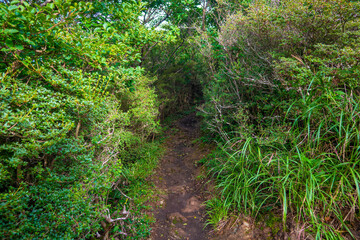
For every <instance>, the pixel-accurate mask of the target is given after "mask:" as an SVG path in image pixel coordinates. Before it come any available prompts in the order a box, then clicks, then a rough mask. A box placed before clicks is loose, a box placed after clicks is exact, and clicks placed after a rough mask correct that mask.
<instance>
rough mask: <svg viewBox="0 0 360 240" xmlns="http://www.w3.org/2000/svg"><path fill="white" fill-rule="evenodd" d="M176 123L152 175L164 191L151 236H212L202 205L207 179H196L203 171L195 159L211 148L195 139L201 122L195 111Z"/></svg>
mask: <svg viewBox="0 0 360 240" xmlns="http://www.w3.org/2000/svg"><path fill="white" fill-rule="evenodd" d="M174 125H175V126H174V128H173V130H172V131H171V132H169V133H168V139H167V141H166V143H165V147H166V152H165V155H164V156H163V158H162V159H161V161H160V163H159V167H158V169H157V170H156V172H155V174H154V176H153V181H154V183H155V185H156V187H157V188H158V189H159V190H160V192H161V193H162V194H161V195H160V196H159V201H158V202H157V205H158V208H157V209H156V210H155V213H154V216H155V219H156V223H155V224H154V226H153V228H152V232H151V237H150V239H152V240H169V239H189V240H190V239H191V240H192V239H194V240H205V239H209V231H210V228H209V227H205V209H204V205H203V203H204V201H205V200H207V198H208V194H207V190H206V189H205V185H204V182H203V181H201V180H198V179H196V176H198V175H199V174H200V172H201V169H200V167H197V166H196V162H197V161H198V160H200V159H202V158H203V157H204V156H205V155H206V154H207V153H208V150H206V149H204V148H201V147H200V146H199V144H197V143H195V141H194V140H196V139H197V138H198V137H199V126H198V125H199V123H198V121H197V119H196V116H195V114H192V115H189V116H187V117H185V118H183V119H181V120H179V121H177V122H176V123H175V124H174Z"/></svg>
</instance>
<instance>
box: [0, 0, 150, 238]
mask: <svg viewBox="0 0 360 240" xmlns="http://www.w3.org/2000/svg"><path fill="white" fill-rule="evenodd" d="M141 8H142V5H141V4H140V3H136V2H132V1H130V2H127V3H115V2H111V1H110V2H99V3H86V2H76V1H69V0H67V1H60V0H57V1H46V2H38V1H31V2H26V1H12V2H11V3H4V2H2V3H0V25H1V30H0V40H1V44H0V48H1V51H0V56H1V59H2V61H1V63H0V64H1V65H0V115H1V119H0V122H1V124H0V189H1V193H0V199H1V200H0V209H1V211H0V219H1V220H0V235H1V236H3V237H5V238H9V239H10V238H11V239H15V238H16V239H17V238H18V239H30V238H31V239H36V238H46V239H73V238H90V237H91V236H95V234H96V233H97V232H98V233H97V234H99V233H102V234H103V235H104V237H105V238H107V237H108V234H109V231H110V230H111V228H112V227H114V226H115V225H118V224H119V223H118V222H114V223H111V224H110V226H111V228H107V229H104V226H103V225H104V224H101V223H102V222H104V221H105V222H106V221H109V219H108V215H107V213H108V211H109V208H111V207H112V206H111V205H110V203H108V194H109V192H111V191H113V186H114V183H115V182H117V181H118V180H119V179H120V178H121V173H122V171H123V170H122V168H123V165H122V159H121V156H124V155H126V153H127V152H128V151H129V149H131V148H132V147H134V145H133V144H132V143H133V142H134V141H135V142H136V141H137V139H139V138H140V139H143V140H145V139H146V138H147V137H148V136H149V135H151V134H153V133H156V131H157V120H156V118H157V103H156V101H157V100H156V96H155V93H154V90H153V89H152V88H151V87H150V85H151V83H152V82H153V81H154V80H153V79H150V78H147V77H146V76H145V75H144V74H143V71H142V69H141V68H139V67H136V66H137V65H138V62H139V61H140V57H141V56H140V53H139V52H140V49H141V47H142V46H143V45H144V44H145V43H146V42H151V41H153V40H154V39H155V38H156V37H157V36H155V35H153V34H151V33H150V31H149V30H147V29H146V28H144V27H143V26H142V25H141V24H140V22H139V20H138V17H139V14H140V11H141ZM134 29H136V31H135V30H134ZM137 158H139V153H138V154H136V155H134V156H132V158H131V159H124V160H126V161H136V159H137ZM116 207H119V206H116ZM119 208H120V207H119ZM119 210H122V208H121V209H119ZM119 212H120V211H119ZM119 216H122V215H121V212H120V213H118V215H116V216H112V217H114V218H117V217H119Z"/></svg>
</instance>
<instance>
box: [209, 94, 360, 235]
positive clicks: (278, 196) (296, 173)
mask: <svg viewBox="0 0 360 240" xmlns="http://www.w3.org/2000/svg"><path fill="white" fill-rule="evenodd" d="M312 98H314V96H313V95H304V98H303V99H302V100H301V101H300V102H302V101H310V99H312ZM321 98H324V99H316V100H313V101H311V102H309V104H306V109H304V111H303V114H301V115H300V116H299V117H298V118H297V119H295V121H294V124H293V126H291V128H289V130H288V132H286V133H285V134H284V137H283V139H282V141H279V139H272V140H270V141H269V140H264V139H261V138H248V139H246V140H241V139H232V140H231V141H229V142H228V143H227V144H226V145H225V146H224V147H223V148H222V153H221V154H222V156H218V157H217V158H215V159H214V160H212V164H213V166H212V167H211V172H212V173H213V174H214V175H215V176H216V179H217V182H218V187H219V188H220V191H221V197H222V199H223V201H222V204H223V205H224V206H229V204H230V205H231V206H233V210H234V209H236V210H237V211H240V212H244V213H247V214H250V215H253V216H255V217H256V216H259V214H263V213H266V212H269V211H275V212H279V211H281V213H282V220H283V223H284V228H285V229H286V228H287V226H291V225H294V224H300V223H301V224H303V223H305V225H306V227H304V229H305V228H308V229H309V232H310V233H312V234H313V235H314V236H316V238H317V239H339V238H342V237H343V236H345V235H349V236H352V237H353V238H355V236H354V234H353V230H354V228H355V224H356V223H357V221H358V220H357V219H358V217H359V212H358V211H359V197H360V191H359V190H360V189H359V179H360V168H359V167H360V165H359V164H360V159H359V150H360V144H359V123H360V116H359V114H358V113H359V110H360V109H359V98H358V97H355V96H354V95H352V96H351V94H346V93H344V92H341V93H337V94H334V93H330V92H328V94H325V95H324V96H322V97H321ZM338 98H341V101H339V99H338ZM319 102H321V103H319ZM295 104H297V103H294V105H295ZM347 108H348V109H349V110H348V111H345V109H347ZM290 111H291V109H289V112H290ZM313 116H317V117H316V119H322V120H321V121H314V117H313ZM235 145H236V146H237V149H238V150H236V151H233V150H231V148H234V146H235ZM224 153H225V154H226V156H224V155H223V154H224ZM344 232H346V233H347V234H344ZM299 234H303V233H301V232H299Z"/></svg>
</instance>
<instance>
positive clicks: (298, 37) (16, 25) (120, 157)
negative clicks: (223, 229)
mask: <svg viewBox="0 0 360 240" xmlns="http://www.w3.org/2000/svg"><path fill="white" fill-rule="evenodd" d="M359 10H360V4H359V3H358V1H346V0H331V1H323V0H311V1H310V0H296V1H291V0H283V1H267V0H254V1H251V0H244V1H233V0H229V1H225V0H221V1H220V0H219V1H197V0H186V1H182V0H167V1H151V0H149V1H144V2H141V1H133V0H129V1H115V0H110V1H72V0H55V1H51V0H47V1H17V0H15V1H2V2H1V3H0V26H1V27H0V40H1V41H0V57H1V61H0V116H1V117H0V123H1V124H0V190H1V191H0V235H1V236H4V238H8V239H37V238H47V239H90V238H94V237H96V236H99V235H100V237H102V238H104V239H109V238H112V237H113V238H115V237H117V238H121V237H126V234H129V235H128V237H129V238H131V239H140V238H145V237H146V236H147V235H148V234H149V227H148V225H149V222H150V220H151V219H150V218H148V217H146V216H144V213H143V211H142V208H143V207H144V202H145V201H147V200H148V197H149V194H151V193H152V191H153V190H152V189H151V187H149V184H148V183H147V181H146V178H147V176H149V175H150V174H151V172H152V170H153V168H154V167H155V166H156V162H157V158H158V157H159V155H160V154H161V151H160V147H159V146H158V145H157V144H156V143H154V142H151V141H149V139H153V138H154V137H155V135H156V134H157V133H158V132H159V123H158V120H159V119H163V118H164V117H166V116H168V115H170V114H173V113H174V112H177V111H179V110H180V111H181V110H186V109H190V105H195V104H197V105H198V109H199V110H200V112H201V113H200V114H201V115H202V117H203V119H204V124H203V127H204V130H205V131H206V132H207V133H208V136H210V137H209V138H208V139H212V140H215V141H216V142H217V143H218V150H217V151H216V152H214V153H213V155H212V156H210V157H209V158H208V159H205V160H204V162H205V163H206V164H207V166H208V167H209V170H210V173H211V174H212V176H214V178H216V181H217V184H218V187H219V193H220V194H219V197H218V198H214V199H212V200H210V201H208V203H207V205H208V206H209V222H210V223H213V224H215V225H216V224H217V222H219V221H221V220H223V219H226V218H227V217H228V216H229V215H230V214H231V213H245V214H248V215H252V216H254V217H255V218H256V217H258V216H260V215H262V216H266V215H267V214H268V215H271V216H273V215H281V216H282V226H283V227H282V229H281V230H282V231H292V232H293V233H294V232H295V235H296V237H298V238H302V237H306V236H308V235H312V236H314V237H315V238H317V239H341V238H348V239H350V238H356V234H357V233H356V231H357V230H356V225H358V224H359V222H360V220H359V217H360V216H359V207H360V206H359V204H360V201H359V199H360V187H359V181H360V169H359V161H360V160H359V159H360V158H359V157H360V135H359V127H360V118H359V116H360V115H359V113H360V109H359V102H360V86H359V79H358V78H359V77H360V68H359V51H360V42H359V39H360V38H359V37H360V36H359V29H360V17H359V14H358V12H359ZM124 207H125V208H124ZM129 209H130V214H128V212H129V211H128V210H129ZM122 218H125V219H122Z"/></svg>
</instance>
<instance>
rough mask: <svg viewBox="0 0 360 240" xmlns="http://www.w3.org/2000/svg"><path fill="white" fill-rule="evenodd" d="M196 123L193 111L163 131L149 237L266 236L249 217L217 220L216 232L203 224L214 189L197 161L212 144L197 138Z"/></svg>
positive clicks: (241, 239)
mask: <svg viewBox="0 0 360 240" xmlns="http://www.w3.org/2000/svg"><path fill="white" fill-rule="evenodd" d="M199 124H200V121H199V120H198V119H197V117H196V115H195V114H194V113H193V114H190V115H187V116H185V117H183V118H181V119H180V120H178V121H176V122H174V123H173V126H171V129H170V130H169V131H167V133H166V137H167V139H166V141H165V143H164V147H165V154H164V156H163V157H162V159H161V160H160V162H159V165H158V167H157V169H156V171H155V173H154V174H153V176H152V179H151V181H152V182H153V183H154V184H155V186H156V188H157V190H158V192H159V194H158V196H156V198H157V201H155V202H153V203H152V204H151V205H152V207H153V209H154V210H153V212H152V213H150V214H153V216H154V218H155V223H154V225H153V226H152V231H151V236H150V238H149V240H175V239H185V240H205V239H213V240H220V239H221V240H223V239H227V240H235V239H236V240H249V239H269V236H270V234H269V232H270V230H269V229H268V228H265V229H262V230H261V231H260V229H259V228H258V227H255V226H254V225H253V224H252V221H251V220H250V219H246V218H241V217H239V216H237V217H235V218H234V217H232V218H229V219H227V221H224V222H222V223H220V228H218V229H217V231H214V230H213V229H212V228H211V227H210V226H206V224H205V223H206V209H205V205H204V202H205V201H206V200H209V199H210V198H212V197H213V195H214V193H215V192H216V191H215V190H214V184H212V183H211V181H209V180H208V179H207V178H206V173H205V170H204V167H202V166H199V165H198V164H197V163H198V161H199V160H201V159H202V158H204V157H205V156H206V155H207V154H209V153H210V152H211V149H213V146H209V145H205V144H202V143H201V142H200V141H198V140H199V137H200V136H201V135H200V127H199ZM264 230H265V231H264Z"/></svg>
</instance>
